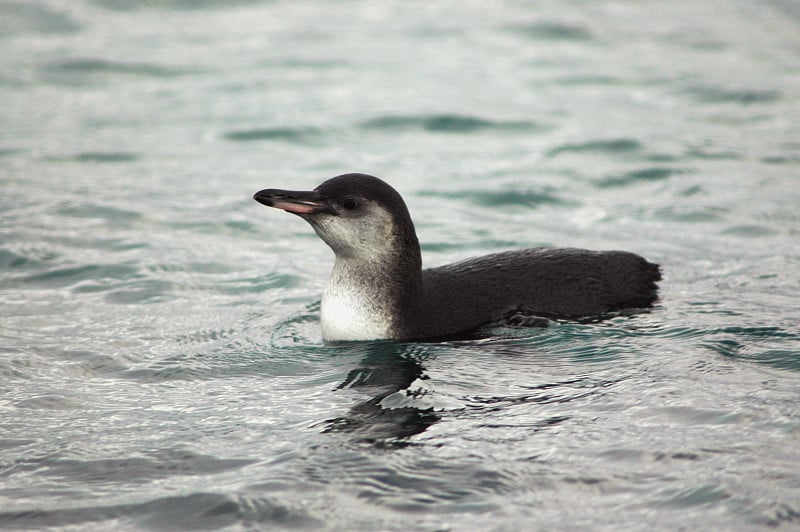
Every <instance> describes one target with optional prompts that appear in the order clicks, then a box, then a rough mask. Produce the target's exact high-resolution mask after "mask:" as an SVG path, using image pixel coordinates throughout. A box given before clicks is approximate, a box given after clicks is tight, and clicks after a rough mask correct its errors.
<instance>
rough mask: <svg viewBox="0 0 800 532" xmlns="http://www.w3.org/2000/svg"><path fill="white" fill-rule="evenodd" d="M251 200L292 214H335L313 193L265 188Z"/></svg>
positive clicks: (318, 195) (326, 203)
mask: <svg viewBox="0 0 800 532" xmlns="http://www.w3.org/2000/svg"><path fill="white" fill-rule="evenodd" d="M253 199H254V200H256V201H257V202H259V203H261V204H262V205H266V206H267V207H275V208H276V209H282V210H284V211H286V212H290V213H292V214H298V215H303V214H320V213H326V214H336V212H335V211H334V210H333V209H332V208H331V206H330V205H329V204H328V202H327V201H325V199H324V198H323V197H322V196H321V195H320V194H319V193H318V192H315V191H308V192H306V191H295V190H280V189H277V188H267V189H264V190H259V191H258V192H256V193H255V194H254V195H253Z"/></svg>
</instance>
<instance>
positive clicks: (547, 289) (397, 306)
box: [253, 174, 661, 342]
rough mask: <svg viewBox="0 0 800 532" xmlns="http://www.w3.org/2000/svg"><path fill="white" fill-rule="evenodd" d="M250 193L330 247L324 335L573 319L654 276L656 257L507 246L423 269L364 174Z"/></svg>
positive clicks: (386, 193) (413, 240) (402, 210)
mask: <svg viewBox="0 0 800 532" xmlns="http://www.w3.org/2000/svg"><path fill="white" fill-rule="evenodd" d="M253 198H254V199H255V200H256V201H258V202H259V203H262V204H264V205H266V206H268V207H275V208H277V209H283V210H284V211H286V212H290V213H292V214H296V215H298V216H300V217H301V218H303V219H304V220H306V221H307V222H308V223H310V224H311V226H312V227H313V228H314V231H316V233H317V235H319V237H320V238H322V240H324V241H325V243H326V244H328V246H330V247H331V249H333V252H334V253H335V254H336V258H335V262H334V266H333V272H332V273H331V278H330V280H329V282H328V285H327V287H326V288H325V292H324V294H323V296H322V303H321V309H320V310H321V321H322V337H323V339H324V340H325V341H326V342H337V341H347V340H378V339H388V340H423V339H435V338H448V337H455V336H461V335H464V334H465V333H468V332H469V331H471V330H474V329H477V328H478V327H480V326H482V325H487V324H491V323H494V322H499V321H501V320H503V319H504V318H506V317H508V316H510V315H512V314H515V313H523V314H525V315H532V316H542V317H547V318H563V319H577V318H585V317H592V316H599V315H602V314H605V313H608V312H612V311H617V310H621V309H635V308H646V307H649V306H651V305H652V304H653V302H654V301H655V299H656V297H657V286H656V282H657V281H659V280H660V279H661V274H660V268H659V266H658V265H657V264H653V263H650V262H648V261H646V260H645V259H643V258H642V257H640V256H638V255H635V254H633V253H629V252H625V251H588V250H583V249H572V248H560V249H546V248H536V249H524V250H519V251H507V252H503V253H494V254H491V255H485V256H482V257H477V258H473V259H468V260H465V261H462V262H457V263H453V264H448V265H446V266H439V267H438V268H430V269H426V270H423V269H422V259H421V255H420V249H419V242H418V240H417V234H416V231H415V230H414V224H413V222H412V221H411V216H410V215H409V213H408V209H407V208H406V204H405V202H404V201H403V198H402V197H401V196H400V194H398V192H397V191H396V190H395V189H394V188H392V187H391V186H389V185H388V184H387V183H385V182H384V181H382V180H380V179H378V178H377V177H373V176H370V175H366V174H344V175H340V176H337V177H334V178H332V179H329V180H327V181H325V182H324V183H322V184H321V185H320V186H318V187H317V188H315V189H314V190H312V191H290V190H279V189H266V190H261V191H259V192H257V193H256V194H255V195H254V196H253Z"/></svg>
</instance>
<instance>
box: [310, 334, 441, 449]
mask: <svg viewBox="0 0 800 532" xmlns="http://www.w3.org/2000/svg"><path fill="white" fill-rule="evenodd" d="M339 348H340V349H344V350H352V349H357V350H359V351H364V356H363V357H362V358H361V360H360V362H359V365H358V367H356V368H354V369H352V370H351V371H350V372H349V373H348V374H347V377H346V378H345V380H344V381H343V382H342V383H341V384H340V385H339V386H337V390H341V389H345V388H358V389H360V390H363V391H364V392H365V393H366V394H367V395H369V397H370V398H369V399H367V400H366V401H362V402H360V403H358V404H356V405H355V406H353V407H352V408H351V409H350V411H349V412H348V413H347V415H345V416H342V417H337V418H334V419H330V420H327V421H326V423H325V424H326V428H325V430H324V431H323V432H326V433H330V432H346V433H351V434H353V436H354V437H355V438H356V439H357V440H359V441H363V442H368V443H372V444H375V445H377V446H380V447H397V446H401V447H402V446H406V445H408V444H409V442H408V441H407V438H409V437H411V436H414V435H415V434H420V433H421V432H424V431H425V430H427V428H428V427H430V426H431V425H433V424H434V423H436V422H437V421H438V420H439V416H438V415H436V414H435V413H434V412H433V408H432V407H430V406H422V407H421V406H419V405H414V403H415V401H416V400H417V399H420V398H421V397H422V396H423V395H425V392H423V391H421V390H414V389H412V387H411V386H412V384H413V383H414V382H415V381H417V380H418V379H419V380H424V379H426V378H427V377H426V375H425V368H424V367H423V365H422V363H423V361H424V360H425V359H427V358H429V357H430V355H429V354H427V353H426V352H425V351H424V350H422V349H420V346H418V345H414V344H397V343H391V342H376V343H369V344H356V345H350V346H347V345H342V346H340V347H339ZM398 395H400V399H401V400H397V399H398ZM402 397H405V398H407V399H408V400H402ZM387 399H388V400H387Z"/></svg>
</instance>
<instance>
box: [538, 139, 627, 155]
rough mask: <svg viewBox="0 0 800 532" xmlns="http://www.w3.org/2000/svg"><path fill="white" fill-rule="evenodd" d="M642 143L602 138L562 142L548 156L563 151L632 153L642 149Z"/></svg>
mask: <svg viewBox="0 0 800 532" xmlns="http://www.w3.org/2000/svg"><path fill="white" fill-rule="evenodd" d="M641 149H642V143H641V142H639V141H638V140H635V139H629V138H619V139H601V140H591V141H588V142H581V143H578V144H562V145H560V146H556V147H555V148H553V149H551V150H549V151H548V152H547V156H548V157H555V156H556V155H559V154H561V153H586V152H590V153H611V154H617V153H631V152H636V151H640V150H641Z"/></svg>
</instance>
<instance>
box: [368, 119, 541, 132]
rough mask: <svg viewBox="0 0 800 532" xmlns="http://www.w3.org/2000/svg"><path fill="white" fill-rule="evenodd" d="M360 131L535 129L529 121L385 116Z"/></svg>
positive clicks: (369, 122) (370, 121)
mask: <svg viewBox="0 0 800 532" xmlns="http://www.w3.org/2000/svg"><path fill="white" fill-rule="evenodd" d="M360 127H361V128H362V129H383V130H402V129H424V130H426V131H433V132H436V133H472V132H476V131H482V130H497V131H518V130H532V129H537V128H538V126H537V125H536V124H535V123H533V122H530V121H524V120H523V121H493V120H487V119H485V118H480V117H477V116H470V115H455V114H434V115H387V116H379V117H376V118H372V119H370V120H367V121H365V122H362V123H361V124H360Z"/></svg>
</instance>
